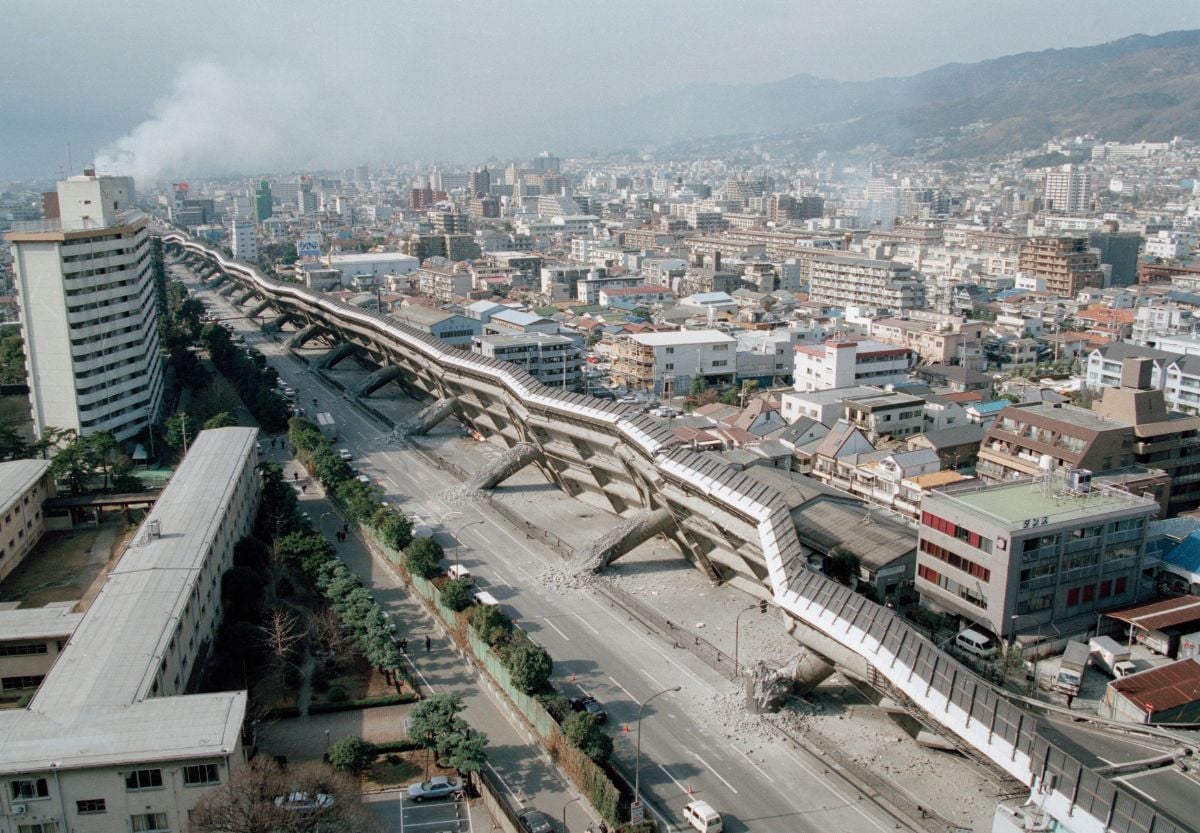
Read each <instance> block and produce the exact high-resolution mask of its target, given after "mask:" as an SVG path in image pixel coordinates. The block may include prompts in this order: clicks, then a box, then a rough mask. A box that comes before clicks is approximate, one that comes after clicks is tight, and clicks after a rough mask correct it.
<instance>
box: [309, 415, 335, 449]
mask: <svg viewBox="0 0 1200 833" xmlns="http://www.w3.org/2000/svg"><path fill="white" fill-rule="evenodd" d="M314 416H315V417H316V420H317V427H318V428H319V429H321V433H322V434H323V435H324V436H325V437H326V438H328V439H329V441H330V442H337V438H338V432H337V423H336V422H334V420H333V414H331V413H329V412H327V411H322V412H321V413H319V414H314Z"/></svg>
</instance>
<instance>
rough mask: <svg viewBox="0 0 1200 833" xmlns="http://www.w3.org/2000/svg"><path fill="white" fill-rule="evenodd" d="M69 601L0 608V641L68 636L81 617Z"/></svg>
mask: <svg viewBox="0 0 1200 833" xmlns="http://www.w3.org/2000/svg"><path fill="white" fill-rule="evenodd" d="M73 606H74V605H73V604H72V603H70V602H67V603H65V604H58V605H47V606H45V607H31V608H13V609H7V610H0V642H17V641H23V640H31V639H52V638H55V637H57V638H60V639H61V638H64V637H67V636H70V635H71V633H72V632H73V631H74V630H75V628H76V626H78V625H79V621H80V620H81V619H83V614H82V613H72V612H71V608H72V607H73Z"/></svg>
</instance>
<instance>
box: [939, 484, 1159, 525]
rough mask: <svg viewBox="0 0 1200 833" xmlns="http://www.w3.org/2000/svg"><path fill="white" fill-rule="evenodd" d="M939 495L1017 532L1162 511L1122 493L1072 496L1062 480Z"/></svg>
mask: <svg viewBox="0 0 1200 833" xmlns="http://www.w3.org/2000/svg"><path fill="white" fill-rule="evenodd" d="M935 494H936V495H937V497H938V498H939V499H949V500H951V501H953V502H955V503H958V504H960V505H963V506H966V507H969V508H970V509H972V510H975V511H977V512H984V513H987V514H988V515H991V516H992V517H993V518H995V519H997V520H999V521H1001V522H1002V523H1006V524H1009V525H1010V526H1013V527H1016V528H1023V524H1024V522H1025V521H1026V520H1035V519H1036V520H1039V521H1040V520H1041V519H1043V518H1045V521H1044V525H1049V524H1059V523H1068V522H1071V521H1076V520H1080V519H1082V518H1086V517H1088V516H1089V515H1101V514H1107V513H1109V512H1116V511H1120V510H1122V509H1134V508H1140V509H1144V510H1145V511H1146V512H1148V513H1154V512H1157V511H1158V509H1159V505H1158V502H1157V501H1154V500H1151V499H1150V498H1145V497H1140V496H1138V495H1134V494H1130V493H1128V492H1123V491H1121V490H1119V489H1111V488H1104V487H1096V488H1093V489H1092V490H1091V491H1090V492H1088V493H1087V494H1072V493H1071V492H1068V491H1067V490H1066V489H1065V488H1064V481H1063V478H1062V477H1061V476H1060V477H1055V478H1054V479H1053V480H1052V481H1051V482H1050V483H1049V484H1048V485H1046V484H1041V483H1034V482H1032V481H1030V480H1022V481H1020V482H1018V483H1005V484H997V485H993V486H985V487H981V488H979V489H978V490H977V491H971V490H969V489H965V490H955V491H952V492H936V493H935ZM1042 525H1043V523H1039V524H1038V526H1042Z"/></svg>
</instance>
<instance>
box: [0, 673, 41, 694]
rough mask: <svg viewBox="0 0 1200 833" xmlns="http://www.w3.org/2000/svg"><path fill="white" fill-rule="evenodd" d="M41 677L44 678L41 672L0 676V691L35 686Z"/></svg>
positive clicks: (39, 682) (38, 683) (38, 684)
mask: <svg viewBox="0 0 1200 833" xmlns="http://www.w3.org/2000/svg"><path fill="white" fill-rule="evenodd" d="M43 679H45V676H44V675H42V674H27V675H24V676H21V677H4V678H0V691H8V690H9V689H13V688H37V687H38V686H40V685H41V684H42V680H43Z"/></svg>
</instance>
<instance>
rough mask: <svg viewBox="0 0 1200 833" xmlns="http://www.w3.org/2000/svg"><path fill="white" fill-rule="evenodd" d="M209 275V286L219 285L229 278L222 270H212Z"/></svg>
mask: <svg viewBox="0 0 1200 833" xmlns="http://www.w3.org/2000/svg"><path fill="white" fill-rule="evenodd" d="M210 277H211V279H212V283H211V284H210V286H213V287H217V286H220V285H221V284H223V283H225V281H227V280H229V276H228V275H226V274H225V273H224V272H214V273H213V274H212V275H210Z"/></svg>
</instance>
